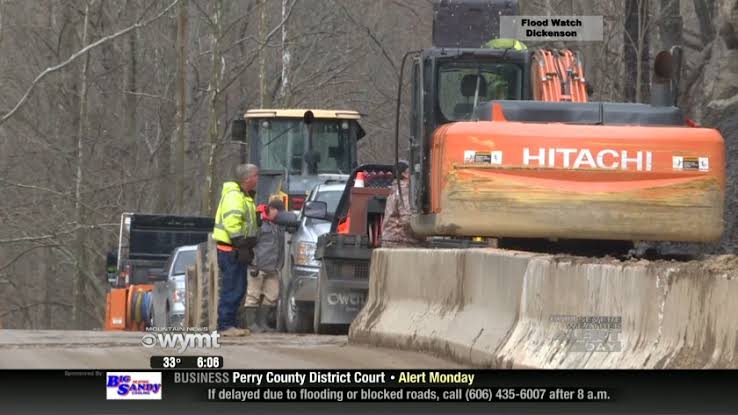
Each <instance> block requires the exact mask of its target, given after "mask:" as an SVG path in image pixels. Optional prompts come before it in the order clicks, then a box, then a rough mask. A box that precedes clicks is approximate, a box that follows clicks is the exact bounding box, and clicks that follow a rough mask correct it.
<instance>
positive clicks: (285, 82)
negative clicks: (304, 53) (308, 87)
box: [279, 0, 290, 107]
mask: <svg viewBox="0 0 738 415" xmlns="http://www.w3.org/2000/svg"><path fill="white" fill-rule="evenodd" d="M286 19H287V0H282V83H281V85H280V87H279V100H280V102H281V104H282V106H283V107H284V106H289V104H290V103H289V98H288V96H287V94H288V92H289V84H290V49H289V45H288V44H287V20H286Z"/></svg>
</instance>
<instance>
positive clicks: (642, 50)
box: [623, 0, 650, 102]
mask: <svg viewBox="0 0 738 415" xmlns="http://www.w3.org/2000/svg"><path fill="white" fill-rule="evenodd" d="M647 28H648V0H625V30H624V31H623V37H624V38H623V62H624V66H625V77H624V87H623V98H624V100H625V101H627V102H643V101H647V98H648V95H649V94H648V90H649V88H648V84H649V79H650V73H649V71H648V68H649V63H648V59H649V56H650V48H649V45H650V42H649V37H648V30H647Z"/></svg>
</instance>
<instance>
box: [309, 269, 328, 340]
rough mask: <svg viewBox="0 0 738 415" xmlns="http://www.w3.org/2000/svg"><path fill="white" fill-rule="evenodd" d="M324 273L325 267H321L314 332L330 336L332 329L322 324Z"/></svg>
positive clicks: (314, 316) (314, 314)
mask: <svg viewBox="0 0 738 415" xmlns="http://www.w3.org/2000/svg"><path fill="white" fill-rule="evenodd" d="M324 272H325V271H324V265H321V267H320V273H319V274H318V289H317V290H316V291H317V293H318V294H317V295H316V296H315V306H314V308H313V310H314V312H313V330H314V331H315V334H329V328H330V327H329V326H328V325H327V324H321V323H320V320H321V317H322V314H321V307H320V304H321V303H322V301H321V298H323V289H322V286H321V283H320V281H321V280H322V278H323V277H322V276H323V273H324Z"/></svg>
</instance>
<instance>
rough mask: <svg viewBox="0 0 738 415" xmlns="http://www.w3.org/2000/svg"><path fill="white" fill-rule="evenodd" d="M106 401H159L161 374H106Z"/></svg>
mask: <svg viewBox="0 0 738 415" xmlns="http://www.w3.org/2000/svg"><path fill="white" fill-rule="evenodd" d="M105 378H106V379H107V381H106V384H105V389H106V390H107V398H108V400H124V399H127V400H161V395H162V390H161V389H162V384H161V372H107V373H106V376H105Z"/></svg>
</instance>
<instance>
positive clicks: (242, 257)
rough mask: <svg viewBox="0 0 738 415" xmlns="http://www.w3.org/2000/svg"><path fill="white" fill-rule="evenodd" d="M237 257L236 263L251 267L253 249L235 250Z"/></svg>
mask: <svg viewBox="0 0 738 415" xmlns="http://www.w3.org/2000/svg"><path fill="white" fill-rule="evenodd" d="M236 254H237V255H238V262H240V263H241V264H242V265H251V262H253V261H254V249H253V248H249V247H246V246H241V247H239V248H238V249H237V250H236Z"/></svg>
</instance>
